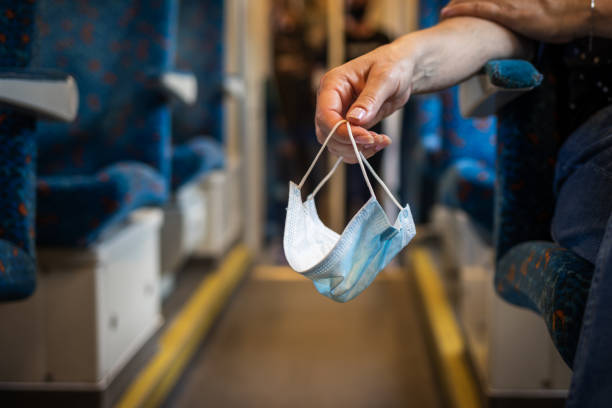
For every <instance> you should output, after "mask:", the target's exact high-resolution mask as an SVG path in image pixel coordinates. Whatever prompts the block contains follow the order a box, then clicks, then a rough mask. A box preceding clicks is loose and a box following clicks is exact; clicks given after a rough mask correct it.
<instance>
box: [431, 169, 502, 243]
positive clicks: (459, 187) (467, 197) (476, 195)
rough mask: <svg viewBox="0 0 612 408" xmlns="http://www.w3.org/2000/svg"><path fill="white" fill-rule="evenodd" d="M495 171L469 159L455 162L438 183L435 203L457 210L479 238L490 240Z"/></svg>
mask: <svg viewBox="0 0 612 408" xmlns="http://www.w3.org/2000/svg"><path fill="white" fill-rule="evenodd" d="M494 191H495V169H494V168H493V167H491V166H490V165H488V164H487V163H486V162H483V161H477V160H474V159H472V158H468V157H466V158H461V159H458V160H456V161H455V162H454V163H453V164H452V165H451V166H449V168H448V169H447V170H446V171H445V172H444V175H443V176H442V178H441V179H440V191H439V194H440V195H439V201H440V203H442V204H444V205H445V206H447V207H450V208H461V209H462V210H463V211H465V212H466V213H467V214H468V215H469V216H470V218H471V219H472V221H474V222H475V223H476V224H477V225H478V227H480V230H481V232H482V233H483V234H482V235H483V238H484V239H485V242H486V241H490V240H491V232H492V231H493V208H494V205H493V197H494Z"/></svg>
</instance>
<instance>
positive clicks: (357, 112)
mask: <svg viewBox="0 0 612 408" xmlns="http://www.w3.org/2000/svg"><path fill="white" fill-rule="evenodd" d="M365 114H366V111H365V110H363V109H362V108H353V109H351V111H350V112H349V113H348V115H347V118H350V119H355V120H361V119H363V117H364V116H365Z"/></svg>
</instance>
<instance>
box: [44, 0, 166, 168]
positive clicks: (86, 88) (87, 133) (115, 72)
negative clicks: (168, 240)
mask: <svg viewBox="0 0 612 408" xmlns="http://www.w3.org/2000/svg"><path fill="white" fill-rule="evenodd" d="M39 3H40V5H39V13H38V14H39V18H38V21H37V23H38V28H39V31H40V41H41V45H40V46H39V47H38V49H37V52H36V53H35V56H34V63H35V64H36V65H37V66H42V67H45V68H56V69H60V70H62V71H64V72H66V73H68V74H71V75H73V76H74V77H75V79H76V80H77V83H78V86H79V94H80V102H79V114H78V117H77V120H76V121H75V122H74V123H72V124H70V125H65V124H44V125H42V126H40V129H39V131H38V142H39V151H40V159H39V171H40V172H41V173H42V174H63V175H70V174H88V173H93V172H95V171H97V170H98V169H100V168H101V167H102V166H105V165H107V164H110V163H113V162H116V161H121V160H135V161H140V162H143V163H146V164H149V165H151V166H152V167H154V168H155V169H157V170H158V171H160V172H161V173H162V174H163V175H164V176H166V179H169V173H170V165H169V157H170V126H171V123H170V112H169V109H168V107H167V104H166V100H165V98H163V97H162V96H161V94H159V93H157V92H153V91H152V86H151V84H152V82H154V80H155V78H156V77H158V76H159V74H160V73H162V72H164V71H166V70H168V69H170V68H171V66H172V62H173V58H174V53H175V46H176V29H177V27H176V24H177V16H178V15H177V4H176V0H151V1H149V0H122V1H112V2H88V1H76V2H74V1H67V0H41V1H40V2H39Z"/></svg>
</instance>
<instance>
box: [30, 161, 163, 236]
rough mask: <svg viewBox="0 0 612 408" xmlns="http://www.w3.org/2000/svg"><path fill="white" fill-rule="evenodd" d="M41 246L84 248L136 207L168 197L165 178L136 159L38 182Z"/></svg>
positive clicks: (161, 200)
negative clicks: (79, 174)
mask: <svg viewBox="0 0 612 408" xmlns="http://www.w3.org/2000/svg"><path fill="white" fill-rule="evenodd" d="M37 198H38V213H37V215H36V224H37V228H38V238H37V243H38V244H39V245H53V246H71V247H75V246H77V247H84V246H87V245H89V244H91V243H93V242H94V241H95V240H96V239H98V238H99V237H100V234H102V233H103V232H104V231H105V230H106V229H107V228H109V227H111V226H113V225H116V224H117V223H120V222H121V221H123V220H125V218H126V217H127V216H128V214H129V213H130V212H131V211H133V210H134V209H136V208H139V207H143V206H147V205H161V204H163V203H164V201H165V200H166V199H167V191H166V183H165V182H164V179H163V177H162V176H161V175H160V174H159V173H158V172H156V171H155V170H153V169H152V168H151V167H149V166H147V165H145V164H142V163H137V162H120V163H117V164H113V165H110V166H108V167H106V168H104V169H102V170H101V171H99V172H98V173H96V174H95V175H91V176H90V175H81V176H52V177H43V178H40V179H39V180H38V183H37Z"/></svg>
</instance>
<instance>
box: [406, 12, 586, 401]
mask: <svg viewBox="0 0 612 408" xmlns="http://www.w3.org/2000/svg"><path fill="white" fill-rule="evenodd" d="M445 3H446V2H445V1H437V0H423V1H421V2H420V12H419V18H420V25H421V27H422V28H425V27H428V26H431V25H433V24H435V23H436V22H437V20H438V16H439V12H440V9H441V8H442V7H443V6H444V4H445ZM545 61H546V58H544V57H542V58H541V59H540V60H538V61H536V62H535V64H536V65H537V67H538V70H539V71H538V70H536V68H535V67H534V66H533V65H532V64H530V63H528V62H526V61H518V60H504V61H491V62H489V63H488V64H487V65H486V66H485V67H484V68H483V71H482V72H481V73H480V74H479V75H477V76H475V77H474V78H472V79H470V80H468V81H466V82H465V83H463V84H461V86H460V87H456V88H454V89H450V90H447V91H444V92H442V93H439V94H433V95H426V96H421V97H417V98H414V99H413V101H412V102H410V103H409V106H408V107H407V109H406V113H405V115H404V127H403V128H404V130H403V132H404V136H403V137H404V139H403V141H404V140H405V141H406V143H403V149H404V157H408V158H409V160H404V168H403V170H402V174H403V190H404V194H405V196H404V198H405V199H406V200H407V201H409V202H411V204H412V203H415V205H414V207H416V211H415V212H416V216H417V218H418V220H419V221H420V222H430V223H431V225H432V227H433V230H434V231H435V233H436V235H438V236H439V237H441V241H442V248H443V254H444V259H445V262H444V266H445V268H444V269H445V271H446V272H445V276H444V279H445V280H446V281H447V283H448V284H449V285H448V286H449V287H450V288H456V293H455V294H454V295H455V296H454V298H456V299H458V301H457V303H456V305H455V306H456V312H457V315H458V317H459V320H460V323H461V324H462V326H463V329H464V332H465V333H466V338H467V340H468V346H469V353H470V356H471V357H472V360H473V362H474V365H475V367H476V368H477V370H478V372H479V377H480V378H481V379H482V380H483V381H484V384H483V389H484V390H485V393H486V394H487V395H488V397H489V398H494V396H495V395H498V396H499V395H502V394H503V397H504V398H512V397H515V398H523V397H525V396H526V395H531V396H532V397H533V396H535V395H539V396H540V398H542V397H543V398H558V397H561V396H563V395H565V393H566V391H567V387H568V386H569V380H570V370H569V369H568V366H569V367H571V365H572V362H573V356H574V353H575V350H576V347H577V343H578V337H579V332H580V325H581V321H582V312H583V311H584V307H585V302H586V298H587V294H588V289H589V286H590V277H591V276H592V273H593V266H592V265H591V264H589V263H588V262H586V261H584V260H582V259H581V258H580V257H578V256H577V255H576V254H574V253H572V252H571V251H569V250H567V249H565V248H561V247H559V246H558V245H556V244H555V243H553V242H552V238H551V236H550V222H551V217H552V209H553V208H554V197H553V188H552V185H553V178H554V167H555V162H556V154H557V151H558V149H559V138H558V137H556V134H558V132H559V129H557V125H556V123H555V122H554V119H553V118H554V117H555V114H554V106H555V98H556V97H557V96H556V88H555V85H554V75H553V69H552V67H549V66H547V65H546V62H545ZM523 94H525V95H523ZM490 114H496V116H497V119H494V118H492V117H491V116H487V115H490ZM461 116H476V117H478V118H477V119H464V118H462V117H461ZM496 122H497V123H496ZM432 186H433V187H432ZM502 299H503V300H502ZM517 306H518V307H517ZM526 309H530V310H531V311H535V312H536V313H537V315H539V318H538V317H537V316H536V314H533V313H530V312H528V311H526ZM551 340H552V341H551ZM542 384H546V386H545V387H543V386H542Z"/></svg>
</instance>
